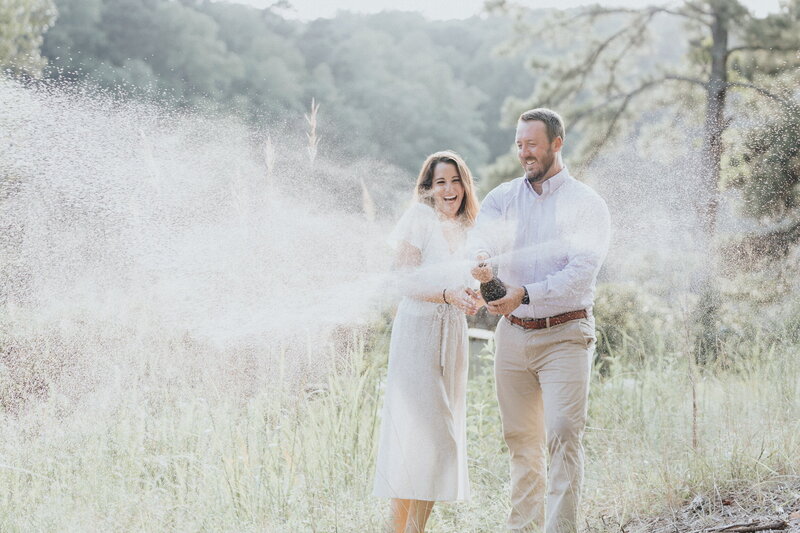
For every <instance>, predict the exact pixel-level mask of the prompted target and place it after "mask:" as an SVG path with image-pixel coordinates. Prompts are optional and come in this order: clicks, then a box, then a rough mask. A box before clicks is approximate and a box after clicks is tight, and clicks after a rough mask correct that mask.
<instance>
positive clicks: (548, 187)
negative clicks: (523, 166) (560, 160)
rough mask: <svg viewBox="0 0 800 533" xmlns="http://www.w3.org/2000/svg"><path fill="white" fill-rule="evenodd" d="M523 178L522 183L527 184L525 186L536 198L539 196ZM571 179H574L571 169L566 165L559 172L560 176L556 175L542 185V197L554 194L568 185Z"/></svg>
mask: <svg viewBox="0 0 800 533" xmlns="http://www.w3.org/2000/svg"><path fill="white" fill-rule="evenodd" d="M522 178H523V179H522V181H524V182H525V186H526V187H527V188H528V190H529V191H531V192H532V193H533V194H535V195H536V196H539V195H538V194H537V193H536V191H534V190H533V185H531V184H530V182H529V181H528V179H527V178H525V176H522ZM571 178H572V176H570V175H569V169H567V165H564V167H563V168H562V169H561V170H560V171H559V172H558V174H555V175H553V176H551V177H550V178H548V179H547V180H545V182H544V183H542V194H541V195H542V196H549V195H551V194H553V193H554V192H556V191H557V190H558V189H559V188H560V187H561V186H562V185H564V183H566V181H567V180H568V179H571Z"/></svg>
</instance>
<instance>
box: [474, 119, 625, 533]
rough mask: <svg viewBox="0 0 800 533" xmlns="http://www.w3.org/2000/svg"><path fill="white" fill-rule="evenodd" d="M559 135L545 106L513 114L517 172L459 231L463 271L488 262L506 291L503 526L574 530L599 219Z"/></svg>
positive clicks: (496, 306)
mask: <svg viewBox="0 0 800 533" xmlns="http://www.w3.org/2000/svg"><path fill="white" fill-rule="evenodd" d="M564 138H565V132H564V122H563V120H562V119H561V117H560V116H559V115H558V114H557V113H555V112H554V111H551V110H549V109H541V108H540V109H532V110H530V111H526V112H525V113H523V114H522V115H521V116H520V118H519V122H518V124H517V132H516V143H517V153H518V156H519V161H520V163H521V164H522V167H523V169H524V170H525V175H524V176H521V177H519V178H516V179H514V180H511V181H509V182H506V183H503V184H501V185H500V186H498V187H497V188H495V189H494V190H493V191H491V192H490V193H489V194H488V195H487V196H486V198H485V199H484V201H483V204H482V205H481V209H480V213H479V215H478V219H477V224H476V227H475V230H474V231H473V234H472V235H471V237H470V239H471V248H472V251H473V253H475V256H476V258H477V261H478V262H477V265H476V266H475V268H473V270H472V274H473V276H474V277H475V278H476V279H477V280H478V281H481V282H486V281H488V280H490V279H491V278H492V275H493V274H492V266H491V265H496V266H497V267H498V271H499V272H498V277H499V279H501V280H502V281H503V282H504V283H505V285H506V289H507V291H506V295H505V296H504V297H503V298H500V299H499V300H495V301H493V302H489V303H487V308H488V309H489V311H490V312H492V313H494V314H500V315H503V318H502V319H501V320H500V322H499V324H498V326H497V331H496V332H495V346H496V352H495V379H496V383H497V398H498V403H499V405H500V416H501V419H502V423H503V437H504V439H505V442H506V444H507V445H508V450H509V454H510V460H511V513H510V515H509V517H508V521H507V526H508V529H509V530H512V531H532V532H539V531H542V530H545V531H546V532H547V533H573V532H574V531H576V523H577V512H578V504H579V499H580V491H581V485H582V482H583V463H584V452H583V444H582V439H583V432H584V427H585V424H586V410H587V401H588V392H589V374H590V364H591V360H592V354H593V353H594V345H595V333H594V331H595V329H594V317H593V315H592V305H593V302H594V288H595V282H596V279H597V273H598V271H599V270H600V266H601V264H602V262H603V260H604V258H605V255H606V251H607V249H608V242H609V234H610V223H609V213H608V208H607V207H606V204H605V202H604V201H603V199H602V198H600V196H599V195H598V194H597V193H596V192H594V191H593V190H592V189H591V188H590V187H588V186H587V185H585V184H583V183H581V182H579V181H577V180H576V179H574V178H573V177H572V176H570V174H569V171H568V170H567V168H566V166H564V163H563V161H562V158H561V148H562V146H563V145H564ZM548 455H549V459H550V466H549V469H548V466H547V456H548ZM545 493H546V494H547V501H546V503H545ZM545 507H546V513H545Z"/></svg>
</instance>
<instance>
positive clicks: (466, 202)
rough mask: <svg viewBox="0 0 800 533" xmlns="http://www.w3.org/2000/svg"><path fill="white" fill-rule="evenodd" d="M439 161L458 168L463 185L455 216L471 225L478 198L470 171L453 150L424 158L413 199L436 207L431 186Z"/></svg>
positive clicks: (463, 222) (476, 213)
mask: <svg viewBox="0 0 800 533" xmlns="http://www.w3.org/2000/svg"><path fill="white" fill-rule="evenodd" d="M439 163H450V164H452V165H455V167H456V170H458V176H459V177H460V178H461V183H462V185H464V198H463V199H462V200H461V206H459V208H458V211H457V212H456V216H458V217H459V218H460V219H461V223H462V224H464V225H465V226H468V227H469V226H472V225H473V224H474V223H475V217H477V216H478V198H477V197H476V196H475V186H474V185H473V183H472V173H471V172H470V171H469V167H468V166H467V164H466V163H465V162H464V160H463V159H462V158H461V156H460V155H458V154H457V153H455V152H453V151H450V150H444V151H442V152H436V153H434V154H431V155H429V156H428V157H427V159H425V162H424V163H423V164H422V169H421V170H420V171H419V177H417V186H416V188H415V189H414V199H415V200H417V201H418V202H422V203H424V204H428V205H429V206H431V207H433V208H434V209H436V207H435V205H434V203H433V195H432V194H431V188H432V187H433V170H434V169H435V168H436V165H437V164H439Z"/></svg>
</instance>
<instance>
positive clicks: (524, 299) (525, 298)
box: [522, 285, 531, 305]
mask: <svg viewBox="0 0 800 533" xmlns="http://www.w3.org/2000/svg"><path fill="white" fill-rule="evenodd" d="M522 290H523V291H525V294H523V295H522V305H529V304H530V303H531V297H530V296H529V295H528V288H527V287H525V285H523V286H522Z"/></svg>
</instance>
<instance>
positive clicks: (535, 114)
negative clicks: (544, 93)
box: [519, 107, 566, 142]
mask: <svg viewBox="0 0 800 533" xmlns="http://www.w3.org/2000/svg"><path fill="white" fill-rule="evenodd" d="M519 120H520V122H531V121H533V120H541V121H542V122H544V125H545V127H546V128H547V140H548V141H550V142H553V141H554V140H555V138H556V137H561V140H562V141H563V140H564V135H565V133H566V132H565V131H564V119H562V118H561V115H559V114H558V113H556V112H555V111H553V110H552V109H547V108H545V107H537V108H536V109H529V110H528V111H525V112H524V113H523V114H521V115H520V116H519Z"/></svg>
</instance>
